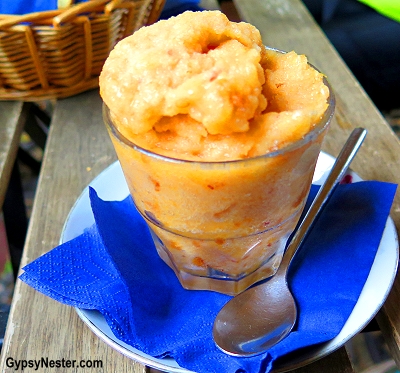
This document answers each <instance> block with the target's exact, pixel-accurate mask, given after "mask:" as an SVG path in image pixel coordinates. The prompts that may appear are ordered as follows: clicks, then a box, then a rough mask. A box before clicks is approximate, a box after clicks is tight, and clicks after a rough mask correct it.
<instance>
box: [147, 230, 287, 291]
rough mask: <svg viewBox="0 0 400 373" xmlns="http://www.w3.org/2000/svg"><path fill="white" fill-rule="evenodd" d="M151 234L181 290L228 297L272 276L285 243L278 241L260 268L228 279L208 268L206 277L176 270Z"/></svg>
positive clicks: (156, 238) (155, 237)
mask: <svg viewBox="0 0 400 373" xmlns="http://www.w3.org/2000/svg"><path fill="white" fill-rule="evenodd" d="M151 233H152V235H153V239H154V243H155V246H156V249H157V252H158V255H159V256H160V258H161V259H162V260H163V261H164V262H165V263H166V264H167V265H168V266H169V267H170V268H171V269H172V270H173V271H174V272H175V274H176V276H177V278H178V279H179V281H180V283H181V285H182V287H183V288H185V289H188V290H210V291H216V292H219V293H223V294H228V295H237V294H239V293H241V292H242V291H244V290H246V289H247V288H249V287H250V286H252V285H253V284H255V283H256V282H259V281H261V280H264V279H267V278H269V277H271V276H273V275H274V274H275V273H276V271H277V270H278V267H279V265H280V263H281V261H282V256H283V252H284V249H285V244H286V241H287V237H284V238H283V239H282V240H280V241H281V242H279V248H278V250H276V251H275V252H274V253H273V254H272V255H271V256H269V257H267V258H265V259H264V260H262V262H261V264H260V266H259V267H258V268H257V269H255V270H253V271H252V272H251V273H244V274H242V275H241V276H235V278H230V277H229V275H228V274H226V273H223V272H221V271H218V270H215V269H213V268H210V267H208V268H207V275H206V276H205V275H204V271H202V273H200V272H199V273H198V274H196V273H195V272H194V271H193V270H191V271H189V270H187V269H186V268H178V267H177V266H176V264H175V263H174V260H173V258H172V257H171V254H170V253H169V251H168V250H167V249H166V248H165V246H164V245H163V243H162V241H161V240H160V239H159V238H158V237H157V235H156V234H154V232H151Z"/></svg>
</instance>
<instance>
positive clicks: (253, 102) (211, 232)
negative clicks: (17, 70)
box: [100, 11, 334, 294]
mask: <svg viewBox="0 0 400 373" xmlns="http://www.w3.org/2000/svg"><path fill="white" fill-rule="evenodd" d="M100 92H101V96H102V98H103V101H104V103H105V107H104V117H105V122H106V124H107V126H108V129H109V131H110V136H111V139H112V141H113V144H114V147H115V150H116V152H117V155H118V158H119V160H120V163H121V166H122V169H123V171H124V174H125V177H126V180H127V183H128V186H129V188H130V191H131V194H132V197H133V199H134V202H135V204H136V206H137V208H138V210H139V211H140V212H141V213H142V215H143V216H144V218H145V219H146V220H147V222H148V223H149V226H150V228H151V229H152V233H153V236H154V239H155V243H156V247H157V250H158V252H159V254H160V256H161V257H162V258H163V259H164V260H165V261H166V262H167V263H168V264H169V265H170V266H171V267H172V268H173V269H174V271H175V272H176V273H177V275H178V277H179V279H180V281H181V283H182V285H183V286H185V287H187V288H194V289H211V290H216V291H221V292H224V293H230V294H236V293H238V292H240V291H242V290H244V289H245V288H246V287H248V286H250V285H251V284H252V283H254V282H255V281H258V280H260V279H262V278H266V277H269V276H271V275H272V274H273V273H274V272H275V271H276V269H277V267H278V266H279V263H280V259H281V256H282V253H283V250H284V246H285V243H286V241H287V238H288V236H289V235H290V233H291V232H292V231H293V229H294V228H295V225H296V224H297V221H298V219H299V216H300V214H301V212H302V210H303V207H304V203H305V199H306V196H307V194H308V192H309V188H310V185H311V180H312V176H313V172H314V168H315V164H316V161H317V157H318V154H319V151H320V147H321V142H322V139H323V136H324V134H325V132H326V130H327V127H328V123H329V120H330V117H331V115H332V111H333V106H334V105H333V102H332V100H330V96H331V92H330V90H329V88H328V85H327V83H326V81H324V77H323V75H322V74H321V73H319V72H318V71H316V70H315V69H314V68H313V67H311V66H310V65H309V64H308V63H307V59H306V57H305V56H302V55H297V54H296V53H295V52H289V53H282V52H279V51H275V50H271V49H267V48H265V47H264V45H263V43H262V40H261V37H260V34H259V32H258V30H257V29H256V28H255V27H253V26H251V25H250V24H247V23H243V22H242V23H234V22H230V21H229V20H228V19H227V18H226V17H225V16H224V15H223V14H222V13H221V12H218V11H211V12H196V13H193V12H185V13H183V14H181V15H179V16H177V17H173V18H170V19H169V20H163V21H159V22H157V23H155V24H153V25H152V26H148V27H143V28H141V29H140V30H138V31H137V32H135V33H134V34H133V35H132V36H130V37H127V38H125V39H123V40H122V41H121V42H119V43H118V44H117V46H116V47H115V48H114V50H113V51H112V52H111V53H110V56H109V58H108V59H107V61H106V62H105V65H104V67H103V71H102V73H101V75H100Z"/></svg>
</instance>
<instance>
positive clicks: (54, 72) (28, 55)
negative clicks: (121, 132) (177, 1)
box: [0, 0, 165, 101]
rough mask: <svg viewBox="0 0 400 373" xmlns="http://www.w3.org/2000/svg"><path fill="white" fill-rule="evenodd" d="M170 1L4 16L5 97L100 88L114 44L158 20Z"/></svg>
mask: <svg viewBox="0 0 400 373" xmlns="http://www.w3.org/2000/svg"><path fill="white" fill-rule="evenodd" d="M164 1H165V0H111V1H110V0H91V1H88V2H84V3H80V4H77V5H73V6H71V7H69V8H68V9H66V10H55V11H46V12H38V13H30V14H26V15H22V16H15V15H0V100H23V101H39V100H48V99H57V98H63V97H68V96H72V95H75V94H77V93H80V92H83V91H86V90H89V89H92V88H96V87H97V86H98V77H99V74H100V71H101V68H102V66H103V63H104V61H105V59H106V58H107V56H108V54H109V52H110V51H111V49H112V48H113V47H114V45H115V44H116V43H117V42H118V41H119V40H121V39H122V38H124V37H125V36H128V35H130V34H132V32H134V31H135V30H137V29H138V28H140V27H141V26H143V25H148V24H151V23H153V22H155V21H156V20H157V19H158V17H159V15H160V13H161V10H162V8H163V5H164Z"/></svg>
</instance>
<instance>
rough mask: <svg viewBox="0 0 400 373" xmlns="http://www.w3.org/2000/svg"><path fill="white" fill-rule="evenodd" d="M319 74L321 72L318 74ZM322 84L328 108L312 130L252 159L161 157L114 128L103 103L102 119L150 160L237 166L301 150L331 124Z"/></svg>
mask: <svg viewBox="0 0 400 373" xmlns="http://www.w3.org/2000/svg"><path fill="white" fill-rule="evenodd" d="M267 49H270V50H274V51H277V52H279V53H286V52H284V51H281V50H279V49H275V48H270V47H268V48H267ZM308 65H309V66H311V67H312V68H313V69H314V70H316V71H318V72H320V71H319V70H318V69H317V68H316V67H314V66H313V65H312V64H310V63H309V62H308ZM320 73H321V72H320ZM323 83H324V84H325V85H326V86H327V87H328V90H329V97H328V99H327V103H328V107H327V109H326V110H325V112H324V114H323V115H322V117H321V119H320V120H319V122H318V123H317V124H315V126H314V128H313V129H312V130H311V131H309V132H308V133H307V134H306V135H304V136H303V137H302V138H300V139H299V140H297V141H295V142H292V143H290V144H288V145H286V146H284V147H282V148H279V149H277V150H274V151H272V152H268V153H265V154H261V155H257V156H254V157H249V158H240V159H228V160H223V161H207V160H206V161H200V160H191V159H182V158H175V157H170V156H166V155H162V154H159V153H155V152H153V151H151V150H148V149H145V148H143V147H141V146H139V145H137V144H135V143H133V142H132V141H130V140H129V139H127V138H126V137H125V136H124V135H123V134H122V133H121V132H120V131H119V130H118V129H117V128H116V126H115V124H114V122H113V121H112V119H111V117H110V112H111V110H110V108H109V107H108V106H107V105H106V103H105V102H104V101H103V110H102V111H103V118H104V121H105V123H106V125H107V127H108V128H109V129H110V131H111V133H112V134H113V135H114V136H115V137H116V138H117V139H118V140H119V141H120V142H122V143H123V144H125V145H127V146H129V147H131V148H133V149H135V150H137V151H138V152H140V153H142V154H145V155H147V156H150V157H152V158H156V159H159V160H163V161H166V162H170V163H187V164H189V163H190V164H198V165H203V166H204V165H207V164H209V165H225V164H237V163H241V162H248V161H250V160H257V159H263V158H274V157H276V156H279V155H282V154H284V153H287V152H291V151H294V150H296V149H298V148H301V147H302V146H303V145H305V144H307V143H308V142H310V141H311V140H312V139H314V138H315V137H317V136H318V135H319V134H320V133H321V132H323V131H324V130H325V129H326V127H327V126H328V125H329V123H330V122H331V119H332V117H333V114H334V111H335V104H336V100H335V95H334V93H333V89H332V86H331V85H330V84H329V82H328V80H327V78H326V77H325V76H324V77H323Z"/></svg>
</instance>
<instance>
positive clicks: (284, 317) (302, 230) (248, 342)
mask: <svg viewBox="0 0 400 373" xmlns="http://www.w3.org/2000/svg"><path fill="white" fill-rule="evenodd" d="M366 134H367V131H366V130H365V129H363V128H356V129H355V130H354V131H353V132H352V133H351V135H350V137H349V138H348V140H347V142H346V144H345V145H344V147H343V149H342V151H341V152H340V154H339V156H338V158H337V159H336V162H335V164H334V166H333V168H332V170H331V172H330V174H329V176H328V178H327V179H326V181H325V183H324V185H323V186H322V187H321V188H320V190H319V192H318V194H317V196H316V197H315V199H314V201H313V203H312V205H311V206H310V208H309V210H308V212H307V214H306V216H305V217H304V220H303V221H302V222H301V224H300V226H299V228H298V230H297V231H296V233H295V234H294V236H293V239H292V240H291V242H290V243H289V245H288V247H287V249H286V252H285V254H284V256H283V259H282V263H281V265H280V266H279V269H278V271H277V272H276V274H275V275H274V276H273V277H272V278H271V279H270V280H268V281H267V282H264V283H261V284H260V285H256V286H254V287H252V288H250V289H247V290H245V291H244V292H242V293H240V294H239V295H237V296H236V297H234V298H232V299H231V300H230V301H229V302H228V303H227V304H226V305H225V306H224V307H223V308H222V309H221V311H220V312H219V313H218V315H217V317H216V319H215V321H214V327H213V337H214V341H215V343H216V344H217V346H218V347H219V348H220V349H221V350H222V351H224V352H226V353H227V354H229V355H234V356H253V355H258V354H261V353H262V352H264V351H266V350H268V349H269V348H271V347H272V346H273V345H275V344H276V343H278V342H279V341H281V340H282V339H283V338H285V337H286V336H287V335H288V334H289V333H290V331H291V330H292V328H293V326H294V324H295V322H296V319H297V308H296V303H295V301H294V299H293V296H292V294H291V292H290V290H289V288H288V284H287V279H286V276H287V272H288V268H289V266H290V263H291V262H292V259H293V257H294V255H295V253H296V251H297V249H298V248H299V246H300V245H301V244H302V242H303V241H304V239H305V237H306V235H307V233H308V232H309V231H310V228H311V226H312V224H313V222H314V220H315V218H316V217H317V215H318V214H319V212H320V211H321V210H322V208H323V207H324V206H325V204H326V202H327V201H328V199H329V197H330V196H331V194H332V192H333V190H334V188H335V186H336V185H337V184H338V182H339V181H340V180H341V179H342V177H343V176H344V173H345V172H346V170H347V168H348V166H349V165H350V163H351V161H352V159H353V158H354V156H355V155H356V153H357V151H358V149H359V147H360V146H361V144H362V142H363V141H364V138H365V136H366Z"/></svg>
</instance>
